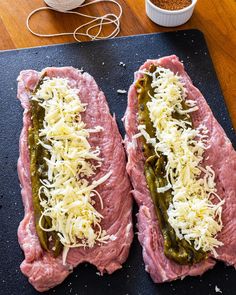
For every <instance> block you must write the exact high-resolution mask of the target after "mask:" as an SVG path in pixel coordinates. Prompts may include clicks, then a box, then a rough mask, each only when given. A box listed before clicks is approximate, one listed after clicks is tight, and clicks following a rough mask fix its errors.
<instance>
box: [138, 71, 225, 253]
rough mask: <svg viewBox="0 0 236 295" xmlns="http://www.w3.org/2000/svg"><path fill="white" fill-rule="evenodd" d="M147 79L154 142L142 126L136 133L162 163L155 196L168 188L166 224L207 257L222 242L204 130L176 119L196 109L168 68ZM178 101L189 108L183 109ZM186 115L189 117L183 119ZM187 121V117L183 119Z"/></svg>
mask: <svg viewBox="0 0 236 295" xmlns="http://www.w3.org/2000/svg"><path fill="white" fill-rule="evenodd" d="M142 74H147V75H149V76H152V84H151V87H152V89H153V91H154V95H153V96H151V95H150V94H149V96H150V98H151V101H149V102H148V103H147V107H148V110H149V116H150V120H151V122H152V123H153V126H154V128H155V131H156V134H155V135H156V138H150V136H149V135H148V134H147V132H146V130H145V127H146V126H144V125H140V126H139V127H138V130H139V131H140V132H141V133H142V135H143V137H144V138H145V139H146V141H147V142H148V143H151V144H152V145H153V146H154V148H155V151H156V153H157V155H159V154H163V155H164V156H166V158H167V165H166V176H165V177H166V179H167V183H168V184H167V186H165V187H163V188H158V192H159V193H161V192H165V191H166V190H168V189H170V188H171V189H172V196H173V200H172V202H171V204H170V206H169V208H168V210H167V214H168V221H169V223H170V225H171V226H172V227H173V229H174V230H175V233H176V235H177V237H178V238H179V239H185V240H186V241H188V242H189V243H190V244H192V245H193V246H194V248H195V249H196V250H199V249H202V250H203V251H205V252H212V253H213V254H214V255H215V256H217V253H216V250H215V248H217V247H219V246H222V245H223V243H222V242H221V241H219V240H217V237H216V236H217V234H218V233H219V232H220V231H221V230H222V227H223V225H222V220H221V214H222V206H223V204H224V200H221V198H220V197H219V196H218V195H217V192H216V183H215V172H214V170H213V169H212V167H210V166H206V167H203V166H202V161H203V154H204V152H205V150H206V149H207V148H208V146H207V138H208V129H207V128H206V126H204V125H199V127H197V128H196V129H194V128H192V126H191V123H190V122H189V120H184V119H182V120H181V119H180V120H179V119H176V118H175V116H173V114H174V113H178V114H180V115H183V114H185V115H186V114H189V113H192V112H194V111H196V110H198V106H197V103H196V101H193V100H187V99H186V97H187V90H186V88H185V84H184V83H183V82H182V81H181V79H180V77H179V76H178V75H177V74H174V73H173V72H172V71H170V70H169V69H165V68H162V67H157V68H156V71H155V72H154V73H150V72H142ZM183 101H184V102H185V104H186V105H187V106H188V109H187V110H184V109H183V104H182V103H183ZM187 116H189V115H187ZM185 117H186V116H185Z"/></svg>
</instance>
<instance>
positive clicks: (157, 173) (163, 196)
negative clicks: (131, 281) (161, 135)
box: [136, 65, 206, 265]
mask: <svg viewBox="0 0 236 295" xmlns="http://www.w3.org/2000/svg"><path fill="white" fill-rule="evenodd" d="M155 69H156V67H155V66H154V65H152V66H151V67H150V70H149V71H150V72H154V71H155ZM151 83H152V77H150V76H149V75H144V77H143V78H141V79H139V80H138V81H137V83H136V88H137V92H138V122H139V124H140V125H145V126H146V131H147V133H148V134H149V135H150V137H155V129H154V127H153V125H152V122H151V120H150V118H149V110H148V108H147V102H149V101H150V100H151V98H150V96H149V95H148V93H149V94H151V95H154V92H153V89H152V87H151ZM183 108H184V109H186V108H187V106H186V104H184V103H183ZM173 117H174V118H176V119H179V120H180V119H182V120H183V119H185V120H188V121H189V122H190V123H191V118H190V116H189V115H179V114H178V113H175V114H173ZM142 144H143V145H142V146H143V152H144V155H145V157H146V162H145V166H144V173H145V177H146V181H147V185H148V188H149V191H150V194H151V198H152V200H153V203H154V206H155V211H156V215H157V219H158V221H159V226H160V229H161V232H162V235H163V239H164V254H165V256H166V257H168V258H169V259H171V260H173V261H175V262H176V263H178V264H182V265H183V264H194V263H198V262H200V261H201V260H203V259H204V258H206V253H205V252H203V251H202V250H198V251H197V250H196V249H195V248H194V246H193V245H192V244H189V243H188V242H187V241H186V240H185V239H182V240H180V239H179V238H178V237H177V236H176V234H175V231H174V229H173V228H172V227H171V225H170V224H169V222H168V214H167V210H168V208H169V205H170V203H171V202H172V190H171V189H169V190H168V191H166V192H163V193H158V192H157V188H160V187H163V186H165V185H167V180H166V178H165V174H166V171H165V166H166V162H167V159H166V157H165V156H163V155H162V154H160V155H159V156H157V155H156V153H155V150H154V148H153V146H152V145H151V144H147V143H146V141H145V139H144V138H142Z"/></svg>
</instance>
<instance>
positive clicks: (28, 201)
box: [18, 67, 133, 291]
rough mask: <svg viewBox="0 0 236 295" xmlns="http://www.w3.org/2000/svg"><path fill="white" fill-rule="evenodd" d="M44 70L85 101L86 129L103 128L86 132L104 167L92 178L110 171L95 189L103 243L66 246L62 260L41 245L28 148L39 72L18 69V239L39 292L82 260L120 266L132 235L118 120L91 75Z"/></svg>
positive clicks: (66, 69)
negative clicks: (21, 211)
mask: <svg viewBox="0 0 236 295" xmlns="http://www.w3.org/2000/svg"><path fill="white" fill-rule="evenodd" d="M43 72H44V73H46V76H47V77H49V78H53V77H59V78H66V79H67V80H68V81H69V86H70V87H71V88H74V89H76V90H77V92H78V95H79V97H80V100H81V102H82V103H86V104H87V107H86V111H85V113H83V120H84V122H85V123H86V128H94V127H95V126H98V125H99V126H101V127H102V128H103V131H102V132H97V133H96V132H95V133H91V134H90V137H89V143H90V145H91V146H92V147H97V146H99V147H100V151H101V156H102V158H103V163H102V166H101V168H99V170H98V173H97V174H96V176H95V177H94V180H96V179H99V178H101V177H102V176H103V175H104V174H106V173H107V172H108V171H111V172H112V175H111V176H110V177H109V179H108V180H106V182H105V183H102V184H101V185H99V186H98V188H97V191H98V192H99V193H100V195H101V196H102V200H103V209H101V208H100V207H99V206H98V209H97V210H98V211H99V213H101V214H102V215H103V217H104V218H103V220H102V222H101V227H102V229H104V230H106V232H107V234H108V235H110V236H111V237H112V238H111V239H110V240H109V241H108V242H107V243H102V244H100V245H98V244H96V245H95V246H94V247H92V248H88V247H86V248H84V247H78V248H73V249H70V250H69V253H68V255H67V259H66V264H65V265H64V264H63V262H62V255H59V256H58V257H57V258H54V257H53V256H52V255H51V254H50V253H48V252H46V251H44V250H43V249H42V247H41V245H40V242H39V239H38V236H37V233H36V229H35V219H34V210H33V203H32V188H31V176H30V156H29V149H28V129H29V127H30V126H31V116H30V103H29V100H30V97H31V95H32V92H33V90H34V88H35V86H36V85H37V84H38V82H39V79H40V76H41V73H39V72H37V71H34V70H26V71H22V72H21V73H20V75H19V78H18V98H19V99H20V101H21V104H22V106H23V108H24V117H23V129H22V132H21V136H20V157H19V160H18V174H19V179H20V183H21V187H22V191H21V192H22V199H23V204H24V209H25V215H24V219H23V220H22V221H21V223H20V225H19V228H18V240H19V243H20V246H21V248H22V250H23V251H24V255H25V259H24V261H23V262H22V264H21V266H20V268H21V271H22V272H23V274H24V275H26V276H27V277H28V278H29V282H30V283H31V284H32V285H33V286H34V287H35V288H36V289H37V290H38V291H45V290H48V289H50V288H52V287H54V286H56V285H58V284H60V283H61V282H62V281H63V280H64V279H65V278H66V277H67V276H68V275H69V273H70V272H71V271H72V270H73V268H74V267H76V266H77V265H78V264H80V263H83V262H89V263H91V264H93V265H95V266H96V267H97V269H98V270H99V271H100V272H101V274H103V273H104V272H108V273H109V274H111V273H113V272H114V271H115V270H117V269H119V268H121V267H122V263H123V262H124V261H125V260H126V259H127V256H128V253H129V248H130V244H131V242H132V238H133V229H132V216H131V211H132V199H131V197H130V194H129V193H130V190H131V187H130V182H129V179H128V175H127V173H126V170H125V165H126V162H125V152H124V149H123V146H122V138H121V136H120V134H119V131H118V128H117V124H116V121H115V119H114V118H113V117H112V116H111V115H110V113H109V108H108V105H107V102H106V98H105V96H104V94H103V92H102V91H100V90H99V88H98V86H97V84H96V82H95V80H94V79H93V78H92V77H91V76H90V75H89V74H87V73H83V74H82V73H81V72H80V71H78V70H76V69H74V68H72V67H64V68H47V69H45V70H44V71H43Z"/></svg>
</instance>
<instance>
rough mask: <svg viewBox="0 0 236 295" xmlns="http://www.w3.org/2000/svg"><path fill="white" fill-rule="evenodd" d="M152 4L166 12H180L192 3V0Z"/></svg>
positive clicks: (172, 0) (163, 1)
mask: <svg viewBox="0 0 236 295" xmlns="http://www.w3.org/2000/svg"><path fill="white" fill-rule="evenodd" d="M151 2H152V3H153V4H154V5H156V6H158V7H160V8H162V9H166V10H180V9H183V8H185V7H187V6H189V5H190V4H191V3H192V0H151Z"/></svg>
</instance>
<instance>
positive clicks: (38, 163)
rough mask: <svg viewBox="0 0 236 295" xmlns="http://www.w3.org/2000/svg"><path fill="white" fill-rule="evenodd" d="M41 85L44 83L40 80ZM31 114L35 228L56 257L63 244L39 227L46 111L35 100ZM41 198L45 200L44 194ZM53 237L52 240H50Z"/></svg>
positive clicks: (44, 221) (44, 172)
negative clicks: (40, 135)
mask: <svg viewBox="0 0 236 295" xmlns="http://www.w3.org/2000/svg"><path fill="white" fill-rule="evenodd" d="M39 83H42V80H40V82H39ZM38 88H39V84H38V85H37V86H36V88H35V91H37V89H38ZM30 112H31V121H32V124H31V127H30V128H29V130H28V145H29V152H30V173H31V186H32V198H33V207H34V216H35V227H36V232H37V235H38V237H39V241H40V243H41V246H42V248H43V249H44V250H46V251H52V253H53V255H54V256H55V257H56V256H58V255H59V254H60V253H61V251H62V248H63V247H62V244H61V242H60V240H59V237H58V235H57V233H56V232H45V231H43V230H42V229H41V227H40V226H39V219H40V217H41V212H42V207H41V205H40V200H39V195H38V192H39V188H40V186H41V185H42V184H41V182H40V179H45V178H46V177H47V170H48V167H47V163H46V161H45V159H44V158H49V154H48V151H47V150H46V149H45V148H43V147H42V146H41V145H40V144H38V140H39V130H40V129H42V127H43V119H44V116H45V112H44V109H43V108H42V107H41V106H40V105H39V103H38V102H37V101H35V100H31V101H30ZM41 197H42V198H44V196H43V193H41ZM42 226H43V227H44V228H50V227H51V219H50V218H49V217H45V216H44V217H43V218H42ZM50 237H51V238H50Z"/></svg>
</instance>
